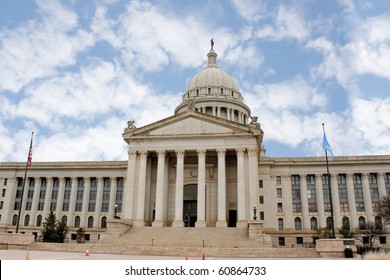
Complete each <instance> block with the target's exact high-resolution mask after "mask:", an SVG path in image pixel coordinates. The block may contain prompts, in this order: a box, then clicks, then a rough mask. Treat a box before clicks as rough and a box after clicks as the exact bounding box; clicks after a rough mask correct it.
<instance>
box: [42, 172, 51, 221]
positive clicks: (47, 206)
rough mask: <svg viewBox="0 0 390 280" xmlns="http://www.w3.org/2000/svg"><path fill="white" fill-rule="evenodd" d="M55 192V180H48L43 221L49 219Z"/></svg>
mask: <svg viewBox="0 0 390 280" xmlns="http://www.w3.org/2000/svg"><path fill="white" fill-rule="evenodd" d="M52 191H53V178H48V179H47V182H46V195H45V204H44V205H43V217H42V218H43V220H44V219H46V218H47V216H48V215H49V212H50V204H51V193H52Z"/></svg>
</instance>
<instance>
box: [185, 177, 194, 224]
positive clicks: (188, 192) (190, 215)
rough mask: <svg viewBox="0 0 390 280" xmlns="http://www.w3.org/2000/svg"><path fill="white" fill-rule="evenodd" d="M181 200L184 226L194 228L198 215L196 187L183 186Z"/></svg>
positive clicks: (192, 185)
mask: <svg viewBox="0 0 390 280" xmlns="http://www.w3.org/2000/svg"><path fill="white" fill-rule="evenodd" d="M183 199H184V201H183V221H184V226H185V227H195V222H196V220H197V214H198V185H196V184H191V185H185V186H184V194H183Z"/></svg>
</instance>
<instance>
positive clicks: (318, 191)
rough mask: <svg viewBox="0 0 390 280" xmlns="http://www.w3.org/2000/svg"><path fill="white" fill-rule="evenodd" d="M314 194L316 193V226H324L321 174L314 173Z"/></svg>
mask: <svg viewBox="0 0 390 280" xmlns="http://www.w3.org/2000/svg"><path fill="white" fill-rule="evenodd" d="M315 180H316V181H315V184H316V195H317V213H318V220H319V221H318V227H319V228H322V227H326V219H325V206H324V191H323V189H322V174H316V179H315Z"/></svg>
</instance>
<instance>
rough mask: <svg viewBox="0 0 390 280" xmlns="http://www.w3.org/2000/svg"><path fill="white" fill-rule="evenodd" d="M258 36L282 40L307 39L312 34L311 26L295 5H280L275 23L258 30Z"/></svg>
mask: <svg viewBox="0 0 390 280" xmlns="http://www.w3.org/2000/svg"><path fill="white" fill-rule="evenodd" d="M255 34H256V36H257V37H259V38H266V39H269V40H275V41H280V40H283V39H286V38H293V39H297V40H303V39H306V38H307V37H308V36H309V35H310V26H309V24H308V22H306V21H305V19H304V18H303V16H302V15H300V14H299V13H298V11H297V9H295V8H294V7H287V6H284V5H280V6H279V7H278V9H277V11H276V14H275V22H274V24H273V25H265V26H264V27H261V28H259V29H258V30H257V31H256V33H255Z"/></svg>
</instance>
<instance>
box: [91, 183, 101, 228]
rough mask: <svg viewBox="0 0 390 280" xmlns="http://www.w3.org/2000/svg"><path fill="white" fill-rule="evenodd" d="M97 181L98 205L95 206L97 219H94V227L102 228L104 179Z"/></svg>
mask: <svg viewBox="0 0 390 280" xmlns="http://www.w3.org/2000/svg"><path fill="white" fill-rule="evenodd" d="M96 179H97V190H96V205H95V218H94V219H93V227H94V228H100V214H101V212H102V200H103V177H98V178H96Z"/></svg>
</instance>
